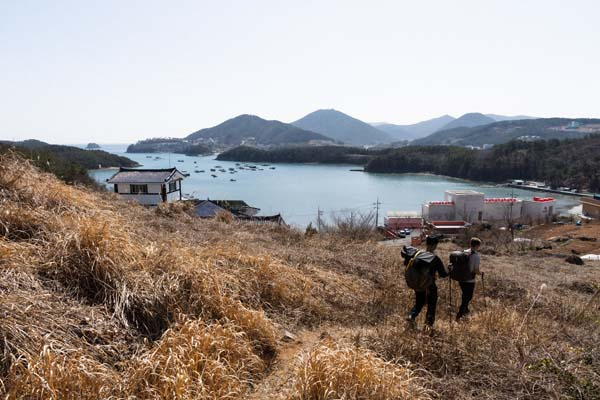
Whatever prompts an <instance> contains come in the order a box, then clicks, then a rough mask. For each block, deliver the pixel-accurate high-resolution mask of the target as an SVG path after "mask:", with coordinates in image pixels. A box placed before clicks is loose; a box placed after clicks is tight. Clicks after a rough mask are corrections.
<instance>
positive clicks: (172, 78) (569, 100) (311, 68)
mask: <svg viewBox="0 0 600 400" xmlns="http://www.w3.org/2000/svg"><path fill="white" fill-rule="evenodd" d="M599 16H600V2H598V1H591V0H590V1H551V0H550V1H549V0H543V1H525V0H520V1H512V0H510V1H509V0H503V1H485V0H476V1H460V0H459V1H446V0H443V1H442V0H440V1H414V0H411V1H373V0H371V1H360V2H358V1H356V2H355V1H349V0H339V1H326V0H322V1H308V0H303V1H293V2H292V1H257V0H251V1H250V0H248V1H222V0H221V1H200V0H197V1H166V0H165V1H148V0H144V1H126V0H118V1H117V0H115V1H108V0H103V1H100V0H97V1H93V0H86V1H80V0H76V1H75V0H74V1H61V0H47V1H27V0H0V139H9V140H12V139H18V140H20V139H26V138H38V139H41V140H46V141H50V142H54V143H86V142H89V141H96V142H101V143H115V142H116V143H123V142H131V141H134V140H137V139H141V138H146V137H154V136H179V137H181V136H185V135H187V134H189V133H191V132H193V131H195V130H198V129H200V128H205V127H209V126H213V125H216V124H218V123H220V122H222V121H223V120H225V119H228V118H231V117H234V116H236V115H238V114H243V113H248V114H256V115H259V116H261V117H263V118H267V119H278V120H282V121H285V122H290V121H293V120H296V119H298V118H300V117H302V116H303V115H305V114H307V113H309V112H311V111H314V110H316V109H319V108H335V109H337V110H340V111H343V112H345V113H347V114H350V115H352V116H354V117H356V118H359V119H362V120H364V121H389V122H394V123H412V122H417V121H419V120H423V119H427V118H432V117H436V116H439V115H442V114H450V115H453V116H459V115H461V114H463V113H466V112H470V111H480V112H485V113H497V114H507V115H514V114H528V115H534V116H541V117H549V116H566V117H600V51H598V50H599V48H600V23H599V22H598V17H599Z"/></svg>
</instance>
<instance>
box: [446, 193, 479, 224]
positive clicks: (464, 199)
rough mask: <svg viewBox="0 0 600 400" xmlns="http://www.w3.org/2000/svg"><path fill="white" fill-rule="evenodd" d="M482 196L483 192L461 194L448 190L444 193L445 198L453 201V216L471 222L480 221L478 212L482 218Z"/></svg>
mask: <svg viewBox="0 0 600 400" xmlns="http://www.w3.org/2000/svg"><path fill="white" fill-rule="evenodd" d="M483 196H484V195H483V193H473V194H471V193H469V194H461V193H452V192H449V191H447V192H446V193H445V197H446V199H447V200H448V201H453V202H454V206H455V209H454V210H455V218H456V219H457V220H461V221H467V222H471V223H475V222H480V219H479V215H480V213H481V217H482V219H483V212H484V210H483V203H484V202H483Z"/></svg>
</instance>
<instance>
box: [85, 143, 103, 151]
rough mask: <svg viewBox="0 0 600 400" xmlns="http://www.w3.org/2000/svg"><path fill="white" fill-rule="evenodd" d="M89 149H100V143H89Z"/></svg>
mask: <svg viewBox="0 0 600 400" xmlns="http://www.w3.org/2000/svg"><path fill="white" fill-rule="evenodd" d="M85 148H86V149H88V150H98V149H100V145H99V144H98V143H93V142H92V143H88V145H87V146H86V147H85Z"/></svg>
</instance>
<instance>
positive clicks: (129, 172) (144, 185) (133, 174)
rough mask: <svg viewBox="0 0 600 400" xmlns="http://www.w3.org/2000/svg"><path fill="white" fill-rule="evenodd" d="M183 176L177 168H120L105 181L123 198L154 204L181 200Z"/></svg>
mask: <svg viewBox="0 0 600 400" xmlns="http://www.w3.org/2000/svg"><path fill="white" fill-rule="evenodd" d="M183 178H184V176H183V174H182V173H181V172H179V171H178V170H177V168H165V169H135V168H120V169H119V172H117V173H116V174H114V175H113V176H112V177H110V178H109V179H108V180H107V181H106V182H107V183H109V184H112V185H114V187H113V188H114V192H115V193H117V194H119V197H121V198H123V199H126V200H135V201H138V202H139V203H141V204H144V205H149V206H155V205H158V204H160V203H162V202H166V201H177V200H181V181H182V180H183Z"/></svg>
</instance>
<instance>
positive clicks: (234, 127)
mask: <svg viewBox="0 0 600 400" xmlns="http://www.w3.org/2000/svg"><path fill="white" fill-rule="evenodd" d="M186 139H187V140H192V141H193V140H198V139H205V140H207V139H213V140H214V141H215V142H217V143H219V144H223V145H227V146H235V145H239V144H241V143H243V142H244V141H248V140H252V141H254V142H256V144H262V145H282V144H297V143H308V142H310V141H311V140H332V139H331V138H328V137H325V136H323V135H320V134H319V133H315V132H311V131H307V130H304V129H300V128H298V127H295V126H293V125H290V124H285V123H283V122H279V121H267V120H265V119H262V118H260V117H257V116H255V115H239V116H237V117H235V118H232V119H229V120H227V121H225V122H223V123H221V124H219V125H217V126H214V127H212V128H206V129H201V130H199V131H197V132H194V133H192V134H190V135H188V136H187V137H186Z"/></svg>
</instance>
